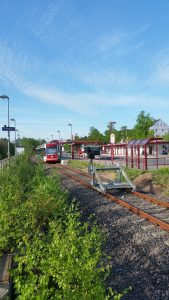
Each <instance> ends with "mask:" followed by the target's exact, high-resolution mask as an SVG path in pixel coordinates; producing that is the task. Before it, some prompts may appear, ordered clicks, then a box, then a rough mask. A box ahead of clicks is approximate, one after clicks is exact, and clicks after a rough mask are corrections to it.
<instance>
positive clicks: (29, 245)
mask: <svg viewBox="0 0 169 300" xmlns="http://www.w3.org/2000/svg"><path fill="white" fill-rule="evenodd" d="M101 243H102V239H101V237H100V234H99V233H98V230H97V228H95V227H94V228H93V229H92V230H91V231H89V230H88V226H87V224H84V225H81V223H80V222H79V216H78V214H76V213H74V208H73V209H70V210H69V211H68V213H67V214H66V216H65V221H64V223H62V224H61V223H60V224H57V223H56V222H55V221H51V222H50V224H49V230H48V234H47V235H46V234H43V233H39V234H37V235H36V237H35V236H34V237H33V238H32V239H31V242H30V241H29V239H28V238H27V239H26V240H24V244H23V245H20V254H21V255H18V256H17V257H16V261H17V263H18V267H17V269H16V270H15V271H14V274H15V286H16V289H17V292H18V295H19V297H18V299H35V296H36V299H48V298H49V299H77V300H78V299H84V300H86V299H105V287H104V284H103V281H102V280H101V277H102V273H104V267H103V266H102V264H100V267H98V262H99V261H100V259H101V257H102V253H101V250H100V248H101ZM25 244H26V247H25Z"/></svg>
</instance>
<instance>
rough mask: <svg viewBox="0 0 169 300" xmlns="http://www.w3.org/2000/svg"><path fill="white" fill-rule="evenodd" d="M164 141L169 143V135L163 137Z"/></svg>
mask: <svg viewBox="0 0 169 300" xmlns="http://www.w3.org/2000/svg"><path fill="white" fill-rule="evenodd" d="M163 139H164V140H165V141H169V133H165V134H164V135H163Z"/></svg>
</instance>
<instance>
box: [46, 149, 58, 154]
mask: <svg viewBox="0 0 169 300" xmlns="http://www.w3.org/2000/svg"><path fill="white" fill-rule="evenodd" d="M46 154H51V155H53V154H57V149H56V148H54V147H48V148H46Z"/></svg>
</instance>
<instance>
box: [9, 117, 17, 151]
mask: <svg viewBox="0 0 169 300" xmlns="http://www.w3.org/2000/svg"><path fill="white" fill-rule="evenodd" d="M10 120H11V121H12V122H14V124H15V155H16V120H15V119H14V118H13V119H10Z"/></svg>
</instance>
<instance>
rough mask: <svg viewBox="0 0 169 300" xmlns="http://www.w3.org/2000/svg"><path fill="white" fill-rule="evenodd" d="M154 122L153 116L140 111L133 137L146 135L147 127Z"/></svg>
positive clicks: (138, 137)
mask: <svg viewBox="0 0 169 300" xmlns="http://www.w3.org/2000/svg"><path fill="white" fill-rule="evenodd" d="M153 124H154V121H153V118H152V117H150V114H146V113H145V111H143V110H142V111H141V112H140V113H139V115H138V117H137V120H136V125H135V126H134V129H135V134H136V136H135V138H136V139H142V138H146V137H148V133H149V128H150V127H151V126H152V125H153Z"/></svg>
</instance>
